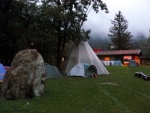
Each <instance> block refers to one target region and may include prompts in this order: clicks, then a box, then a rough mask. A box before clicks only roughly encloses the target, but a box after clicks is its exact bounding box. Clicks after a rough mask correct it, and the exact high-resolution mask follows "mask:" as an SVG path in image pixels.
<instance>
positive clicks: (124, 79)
mask: <svg viewBox="0 0 150 113" xmlns="http://www.w3.org/2000/svg"><path fill="white" fill-rule="evenodd" d="M107 69H108V70H109V72H110V75H101V76H99V77H98V78H80V77H63V78H60V79H50V80H48V81H47V82H46V84H45V93H44V95H43V96H41V97H36V98H34V99H27V100H13V101H10V100H4V99H0V103H1V104H0V113H150V81H145V80H143V79H141V78H137V77H135V76H134V73H135V72H136V71H141V72H143V73H145V74H150V73H149V70H150V67H149V66H147V67H142V66H140V67H121V66H120V67H119V66H116V67H115V66H110V67H107Z"/></svg>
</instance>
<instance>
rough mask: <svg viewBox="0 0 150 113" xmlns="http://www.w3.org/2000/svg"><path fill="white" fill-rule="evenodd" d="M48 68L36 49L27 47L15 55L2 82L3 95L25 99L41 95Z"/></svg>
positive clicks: (7, 97) (8, 97) (9, 97)
mask: <svg viewBox="0 0 150 113" xmlns="http://www.w3.org/2000/svg"><path fill="white" fill-rule="evenodd" d="M45 80H46V69H45V66H44V60H43V58H42V56H41V54H40V53H38V51H37V50H36V49H26V50H23V51H20V52H19V53H18V54H16V55H15V57H14V59H13V61H12V63H11V67H10V68H9V69H8V70H7V72H6V74H5V76H4V80H3V83H2V97H3V98H6V99H23V98H32V97H34V96H41V95H42V94H43V92H44V82H45Z"/></svg>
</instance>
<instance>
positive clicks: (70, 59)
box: [61, 41, 109, 75]
mask: <svg viewBox="0 0 150 113" xmlns="http://www.w3.org/2000/svg"><path fill="white" fill-rule="evenodd" d="M78 63H87V64H90V65H94V66H95V67H96V68H97V74H98V75H100V74H109V72H108V70H107V69H106V68H105V66H104V65H103V63H102V61H101V60H100V59H99V58H98V57H97V55H96V54H95V53H94V51H93V50H92V48H91V47H90V45H89V44H88V42H83V41H82V42H80V43H79V44H73V46H72V47H71V49H70V51H69V52H68V55H67V56H66V59H65V60H64V62H63V64H62V66H61V71H62V73H63V74H67V73H68V72H69V71H70V70H71V69H72V68H73V67H74V66H75V65H77V64H78Z"/></svg>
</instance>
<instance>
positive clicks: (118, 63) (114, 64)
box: [113, 60, 123, 66]
mask: <svg viewBox="0 0 150 113" xmlns="http://www.w3.org/2000/svg"><path fill="white" fill-rule="evenodd" d="M113 66H123V64H122V62H121V61H120V60H116V61H114V63H113Z"/></svg>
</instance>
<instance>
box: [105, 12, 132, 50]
mask: <svg viewBox="0 0 150 113" xmlns="http://www.w3.org/2000/svg"><path fill="white" fill-rule="evenodd" d="M111 24H112V26H111V28H110V29H109V32H110V34H108V36H109V37H110V40H111V42H112V44H111V45H112V46H113V49H115V50H125V49H130V48H131V38H132V35H131V33H130V32H128V31H127V28H128V21H127V20H126V19H125V17H124V16H123V15H122V13H121V11H119V13H118V14H116V15H115V18H114V20H111Z"/></svg>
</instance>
